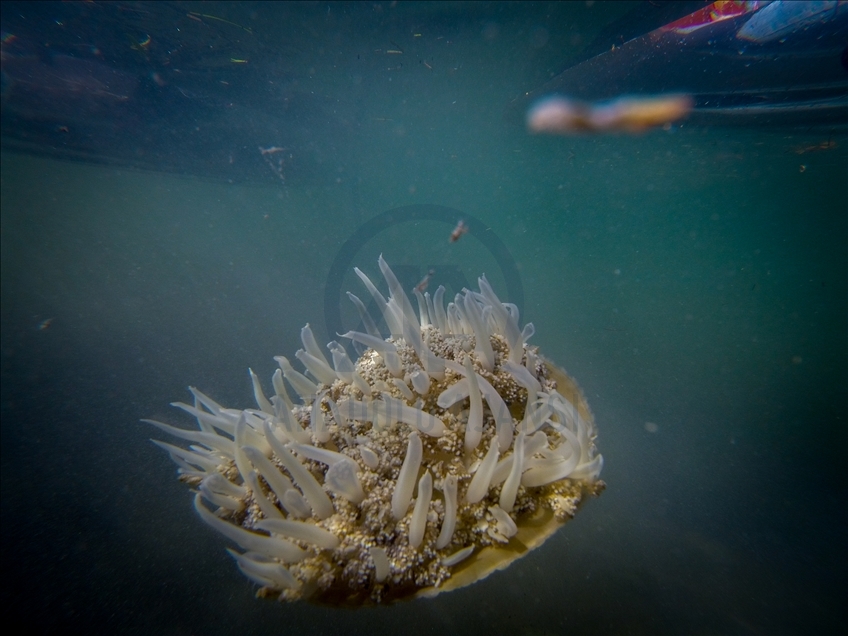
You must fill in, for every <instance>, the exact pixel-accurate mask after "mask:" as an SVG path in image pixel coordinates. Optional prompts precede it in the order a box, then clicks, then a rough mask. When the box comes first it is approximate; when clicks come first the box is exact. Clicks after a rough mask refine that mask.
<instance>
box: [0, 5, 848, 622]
mask: <svg viewBox="0 0 848 636" xmlns="http://www.w3.org/2000/svg"><path fill="white" fill-rule="evenodd" d="M580 8H581V11H579V12H575V16H574V21H573V24H574V33H576V34H581V38H582V40H586V39H590V38H591V36H592V33H593V29H597V28H598V24H600V23H602V22H603V21H604V20H606V19H609V18H610V17H611V16H612V15H613V14H614V12H615V11H617V10H618V9H615V8H614V7H613V8H606V9H604V10H606V11H609V12H611V13H610V14H609V15H605V16H604V19H603V20H601V19H598V18H597V16H596V15H592V14H591V11H592V10H599V8H598V7H593V8H589V9H587V8H586V7H585V6H583V5H580ZM537 9H538V7H537ZM484 13H485V12H484ZM543 14H544V11H541V10H536V11H533V12H530V13H528V14H527V16H523V15H522V14H520V13H519V14H510V15H508V16H499V15H498V14H497V12H495V13H494V14H492V15H472V16H471V17H470V18H468V20H466V21H463V22H461V23H457V25H454V26H445V25H446V24H447V25H451V24H452V23H451V22H450V21H448V22H446V23H443V22H439V21H434V22H433V23H432V24H429V25H428V24H424V25H423V26H421V27H420V28H421V29H422V31H423V33H424V34H425V38H427V39H428V41H427V47H429V48H422V51H421V52H422V55H425V54H426V56H425V57H422V59H427V60H428V63H429V64H430V65H431V66H433V69H434V70H433V71H430V70H428V69H426V68H425V67H423V66H422V65H420V64H412V65H410V66H409V67H408V68H406V67H405V70H403V71H388V70H382V69H383V66H384V65H385V62H384V60H382V59H381V60H376V61H375V60H373V59H372V60H370V61H369V62H368V63H367V65H366V64H365V62H363V63H362V64H360V65H359V66H357V63H356V62H355V61H354V56H355V55H356V54H357V52H359V53H360V54H362V52H363V51H370V50H372V49H373V48H375V44H374V43H375V42H382V41H383V40H385V39H386V37H384V35H385V34H382V33H380V32H379V28H378V27H377V26H373V25H372V28H371V29H364V30H357V29H355V28H353V26H350V25H348V27H349V31H346V30H345V29H340V31H339V32H338V34H337V37H336V38H335V39H334V38H331V37H329V36H328V37H326V38H325V39H323V40H322V42H323V45H322V48H321V52H320V53H318V52H313V54H312V57H310V55H307V54H306V53H305V52H302V53H301V55H302V61H306V60H307V58H309V59H310V60H311V62H312V63H313V65H314V67H315V68H312V72H311V73H309V74H308V75H309V76H310V77H311V78H312V81H314V88H315V89H316V90H319V89H320V90H325V91H335V92H336V94H338V95H340V96H341V99H342V101H343V105H344V106H345V107H351V108H352V105H355V106H356V108H355V110H356V122H357V124H356V132H355V136H354V139H355V144H353V145H351V146H349V147H346V148H344V153H345V155H346V157H347V159H348V161H347V162H346V163H345V164H344V169H343V170H339V171H336V172H335V173H334V172H333V170H334V169H330V170H329V173H328V174H330V176H328V175H327V174H324V175H321V176H320V177H316V178H314V179H310V180H304V181H302V182H296V181H294V182H290V183H289V182H287V183H282V182H279V183H277V182H274V181H266V182H264V183H259V180H257V183H256V184H253V185H244V184H242V185H234V184H229V183H224V182H220V181H213V180H204V179H200V178H195V177H188V176H183V177H181V176H175V175H167V174H161V173H146V172H136V171H132V170H128V169H119V168H114V167H102V166H87V165H81V164H74V163H63V162H58V161H52V160H47V159H39V158H32V157H27V156H22V155H16V154H10V153H4V154H3V156H2V164H0V168H2V182H1V183H0V187H1V188H2V189H1V190H0V195H2V198H0V204H2V228H0V230H2V235H0V241H2V380H3V382H2V384H3V387H2V409H3V411H2V414H3V415H2V433H3V436H2V439H3V451H2V453H3V454H2V484H3V486H2V508H3V510H2V512H3V515H2V518H3V521H2V524H3V536H4V539H6V540H5V541H4V547H3V561H4V563H5V564H6V565H5V566H4V571H5V577H4V578H7V579H9V580H7V581H6V582H5V583H4V606H6V607H7V609H8V610H9V611H14V612H16V613H18V614H19V615H21V616H24V617H26V620H28V621H30V622H31V623H32V624H33V625H34V626H35V627H36V628H37V629H38V630H39V631H41V630H48V629H52V630H53V631H59V632H63V631H67V630H70V629H72V628H73V627H75V626H80V627H84V628H87V629H95V630H104V631H109V632H113V631H114V632H118V631H130V632H134V631H139V632H145V633H149V632H156V633H189V632H190V633H202V634H206V633H233V632H235V631H236V630H238V631H240V632H244V633H272V632H273V633H336V632H339V633H341V632H344V633H397V632H398V631H400V630H404V631H405V632H408V633H421V634H425V633H445V632H449V633H459V632H466V633H472V632H474V633H484V632H485V633H516V634H558V633H574V634H581V633H611V632H615V633H621V632H627V633H645V634H657V633H671V634H678V633H740V634H747V633H756V634H764V633H768V634H772V633H799V632H801V631H804V632H815V633H821V634H824V633H832V632H835V631H838V625H839V624H841V623H842V622H844V608H843V601H844V598H845V591H846V585H845V574H844V572H845V565H846V558H845V557H846V554H845V545H844V537H843V536H842V528H843V527H844V523H845V520H846V519H845V512H844V509H845V508H844V503H845V476H844V469H843V467H842V465H841V461H842V459H843V457H844V454H845V450H846V434H845V425H846V418H848V391H846V387H848V250H846V246H847V245H848V186H846V184H848V179H846V175H847V174H848V170H846V168H848V140H845V138H844V137H839V136H836V137H834V138H833V139H834V140H836V141H837V145H836V147H833V148H829V149H827V150H811V151H808V152H803V153H802V154H798V152H797V151H798V149H803V148H805V147H808V146H812V145H815V144H819V143H821V142H823V141H827V140H828V134H827V133H821V132H812V131H809V132H797V131H791V132H787V131H775V130H771V131H760V130H721V129H704V128H695V127H690V126H686V125H684V126H682V127H679V128H674V129H673V130H672V131H669V132H665V131H659V132H653V133H650V134H646V135H644V136H640V137H615V136H613V137H598V138H596V137H584V138H537V137H531V136H528V135H526V134H525V132H524V130H523V129H521V128H520V127H518V126H514V125H512V124H509V123H506V122H505V121H504V117H503V111H504V106H505V104H506V103H507V102H508V101H509V99H511V98H512V97H513V96H514V94H515V91H516V89H519V90H520V89H522V88H528V87H533V86H535V85H536V84H538V83H540V82H541V81H544V79H545V77H544V76H545V74H546V70H545V69H547V66H546V59H545V55H548V56H551V57H552V54H551V53H549V52H548V53H545V49H544V47H543V50H541V51H540V50H539V49H537V48H534V46H535V45H533V42H536V41H537V40H538V37H539V36H538V33H536V35H535V36H534V33H535V32H534V30H533V27H534V26H536V25H538V24H544V16H543ZM560 17H561V16H560ZM593 20H594V22H593ZM493 24H494V25H496V26H497V29H495V32H496V33H495V35H494V36H492V35H491V33H492V30H491V28H490V27H491V25H493ZM487 25H488V26H487ZM407 26H409V25H404V29H405V30H404V29H400V27H398V30H399V31H401V32H402V34H406V35H404V37H407V36H408V32H409V31H410V30H413V31H414V30H415V28H418V27H415V28H413V27H414V25H413V26H410V28H406V27H407ZM316 28H317V27H316ZM428 29H429V30H428ZM440 29H442V30H443V31H444V33H445V34H446V35H445V37H444V39H448V40H450V41H451V43H450V45H448V44H445V43H443V40H437V39H436V34H437V33H440V32H441V31H440ZM487 29H488V30H487ZM572 35H573V34H572ZM395 37H400V36H396V35H395V34H392V38H390V39H394V38H395ZM534 37H536V38H537V39H536V40H534V39H533V38H534ZM556 37H557V38H559V40H557V41H561V42H563V46H571V45H569V44H568V42H572V41H574V42H577V44H574V45H573V46H574V47H577V46H578V44H579V41H577V40H575V39H574V37H571V36H569V37H571V39H569V38H566V37H565V35H562V36H561V37H560V36H559V35H556ZM582 40H581V41H582ZM422 46H423V45H422ZM340 86H341V89H339V87H340ZM316 135H320V132H316ZM177 151H178V150H175V152H177ZM412 204H437V205H443V206H449V207H451V208H454V209H456V210H458V211H459V212H460V213H461V214H465V215H468V216H469V217H473V218H474V219H477V220H479V221H480V222H482V224H483V225H484V226H485V228H486V230H485V231H487V232H491V233H493V234H494V235H496V236H497V237H498V238H500V240H501V241H503V243H504V244H505V245H506V246H507V248H508V250H509V253H510V255H511V257H512V259H514V263H515V265H516V266H517V268H518V272H519V274H520V280H521V283H522V285H523V293H524V304H523V312H524V313H523V321H532V322H533V323H534V324H535V327H536V335H535V336H534V338H533V340H532V343H533V344H535V345H537V346H538V347H539V348H540V351H542V352H543V353H544V354H545V355H546V356H548V357H549V358H551V359H552V360H554V361H556V362H557V363H559V364H560V365H561V366H563V367H565V368H566V369H567V370H568V371H569V373H571V374H572V375H573V376H574V377H575V378H576V379H577V380H578V382H579V383H580V384H581V386H582V387H583V388H584V390H585V391H586V394H587V397H588V400H589V402H590V404H591V406H592V408H593V410H594V413H595V417H596V420H597V423H598V426H599V430H600V436H599V441H598V445H599V448H600V450H601V452H602V453H603V454H604V456H605V459H606V467H605V469H604V472H603V474H602V478H603V479H604V480H605V481H606V482H607V484H608V488H607V491H606V492H605V493H604V494H603V495H602V496H601V497H600V498H599V499H598V500H593V501H591V502H589V504H588V505H587V506H586V507H585V508H584V509H583V510H582V511H581V512H580V514H579V515H578V516H577V518H576V519H575V521H573V522H572V523H570V524H568V525H567V526H566V527H565V528H564V529H563V530H562V531H560V532H559V533H558V534H557V535H556V536H555V537H554V538H553V539H551V540H550V541H549V542H548V543H546V544H545V545H544V546H543V547H542V548H540V549H539V550H537V551H536V552H534V553H532V554H530V555H528V556H527V557H526V558H524V559H522V560H521V561H519V562H518V563H516V564H515V565H514V566H512V567H511V568H510V569H508V570H507V571H505V572H501V573H498V574H495V575H493V576H491V577H490V578H488V579H487V580H485V581H483V582H481V583H478V584H476V585H474V586H472V587H469V588H466V589H463V590H461V591H458V592H454V593H451V594H448V595H444V596H442V597H439V598H437V599H435V600H432V601H426V602H414V603H408V604H402V605H396V606H392V607H390V608H378V609H368V610H362V611H357V612H350V611H341V612H340V611H338V610H333V609H332V608H322V607H314V606H311V605H308V604H303V603H301V604H298V605H294V606H281V605H279V606H278V605H276V604H274V603H272V602H263V601H258V600H255V599H253V597H252V595H253V592H254V590H253V588H252V586H251V584H250V583H249V582H248V581H247V580H246V579H244V578H243V577H241V575H240V574H239V573H238V572H237V570H236V568H235V567H234V564H233V563H232V562H231V560H230V559H229V557H227V555H226V553H225V552H224V544H225V542H224V540H223V539H222V538H221V537H219V536H217V535H215V534H214V533H213V532H212V531H210V530H209V529H208V528H206V527H205V526H203V525H202V523H201V522H200V521H199V520H198V519H197V517H196V515H195V514H194V513H193V511H192V510H191V509H190V502H189V495H188V494H187V493H186V489H185V488H184V487H183V486H182V485H181V484H179V483H178V482H177V481H176V479H175V478H174V467H173V465H172V464H171V463H170V462H169V460H168V458H167V457H166V456H164V454H163V453H161V452H160V451H159V450H158V449H156V448H155V447H153V445H152V444H150V443H149V442H148V441H147V439H148V438H149V437H150V436H151V435H153V431H152V430H150V429H149V428H148V427H146V426H144V425H142V424H140V423H139V422H138V420H139V419H140V418H142V417H153V418H158V419H165V418H167V419H169V421H176V418H175V416H174V414H172V413H170V412H169V407H168V404H169V402H172V401H177V400H185V399H186V398H187V396H188V393H187V391H186V387H187V386H188V385H192V386H197V387H199V388H200V389H201V390H203V391H205V392H208V393H209V394H211V395H212V396H214V397H215V398H216V399H217V400H219V401H220V402H222V403H224V404H227V405H229V406H233V407H236V406H245V407H246V406H248V405H250V404H252V390H251V386H250V382H249V379H248V375H247V368H248V367H251V368H252V369H253V370H254V371H256V372H257V373H259V374H260V376H261V377H262V378H264V379H266V380H268V381H269V380H270V376H271V374H272V373H273V370H274V369H275V368H276V365H275V363H274V361H273V356H274V355H287V356H289V357H291V355H292V354H293V353H294V351H295V350H296V349H297V348H299V347H300V342H299V330H300V328H301V327H302V326H303V325H304V324H305V323H307V322H309V323H310V324H311V325H312V327H313V329H315V331H316V333H317V334H319V336H318V337H319V340H322V341H326V340H329V339H332V338H334V337H335V336H334V335H333V334H329V333H327V330H326V325H325V323H324V315H325V305H324V302H325V298H324V290H325V288H326V286H327V284H328V280H327V277H328V273H329V271H330V267H331V264H332V262H333V259H334V258H335V257H336V256H337V254H338V253H339V250H340V249H341V247H342V246H343V245H344V244H345V242H346V241H347V240H348V239H349V237H351V236H352V235H353V234H354V233H355V232H356V231H357V228H359V227H360V226H361V225H362V224H363V223H365V222H366V221H368V219H370V218H373V217H375V216H376V215H378V214H380V213H382V212H385V211H387V210H390V209H392V208H396V207H400V206H408V205H412ZM450 230H451V228H450V227H449V226H448V225H445V224H444V223H440V222H435V221H419V222H409V221H406V220H404V219H403V218H402V217H401V218H399V219H398V220H397V221H396V222H395V224H394V225H392V226H390V227H386V228H385V229H384V230H383V231H382V232H380V233H378V234H377V235H375V236H374V237H373V238H372V239H371V240H370V241H368V242H367V244H366V245H363V246H362V247H361V249H360V250H359V251H358V252H357V254H356V255H355V256H356V259H355V261H354V262H355V264H357V265H359V266H360V267H362V268H363V269H365V270H366V271H368V272H370V273H372V274H373V273H376V271H377V269H376V256H377V254H379V253H382V254H383V255H384V256H385V258H386V259H387V261H388V262H389V263H390V264H391V265H392V266H393V267H406V268H408V269H409V271H420V272H422V274H423V272H426V270H427V268H428V267H429V266H431V264H433V263H438V264H440V267H445V268H451V267H452V268H455V270H457V271H460V272H462V273H463V274H464V275H465V277H466V279H467V280H468V281H474V280H475V277H476V276H478V275H479V274H480V273H483V272H485V273H486V274H487V275H488V276H489V277H490V279H491V280H492V281H493V283H494V284H495V286H496V289H497V290H498V292H499V293H503V291H504V288H503V285H504V279H503V277H502V274H501V270H500V266H501V265H502V263H499V262H498V260H497V259H495V258H494V257H493V256H492V255H491V254H490V253H489V252H488V251H487V250H486V249H485V247H484V246H483V244H482V243H481V242H480V240H479V238H477V237H475V236H474V235H468V236H465V237H463V238H462V239H460V240H459V241H457V242H456V243H453V244H451V243H449V242H448V235H449V234H450ZM435 276H436V277H435V278H434V280H433V283H434V284H438V283H439V280H438V270H437V273H436V275H435ZM375 278H376V277H375ZM330 282H333V281H330ZM343 289H350V290H352V291H355V292H356V293H358V294H360V295H361V296H362V289H361V287H360V286H358V284H357V283H356V280H355V277H353V276H352V275H350V274H348V275H347V276H346V277H345V280H344V282H343ZM504 295H506V294H504ZM343 315H344V316H345V317H346V319H349V317H350V315H352V314H350V313H349V310H348V309H347V308H346V307H345V308H344V310H343ZM46 319H52V320H51V322H50V323H49V326H48V327H47V328H44V329H40V328H39V326H41V325H42V324H43V321H45V320H46ZM269 384H270V382H269ZM10 568H12V569H10ZM95 626H97V627H95Z"/></svg>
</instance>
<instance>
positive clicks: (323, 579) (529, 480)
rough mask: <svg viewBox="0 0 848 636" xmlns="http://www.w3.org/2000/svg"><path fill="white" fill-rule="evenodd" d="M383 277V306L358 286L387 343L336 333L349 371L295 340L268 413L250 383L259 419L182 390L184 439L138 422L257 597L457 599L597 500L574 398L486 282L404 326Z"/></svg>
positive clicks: (344, 601)
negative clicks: (353, 345) (454, 594)
mask: <svg viewBox="0 0 848 636" xmlns="http://www.w3.org/2000/svg"><path fill="white" fill-rule="evenodd" d="M379 264H380V269H381V271H382V273H383V276H384V278H385V279H386V282H387V283H388V286H389V297H388V300H386V298H385V296H383V295H382V294H381V293H380V292H379V291H378V290H377V288H376V287H375V286H374V285H373V284H372V283H371V281H370V280H368V278H367V277H366V276H365V275H364V274H362V273H361V272H357V273H358V274H359V275H360V278H362V279H363V282H365V284H366V287H368V289H369V291H370V292H371V294H372V296H373V298H374V301H375V302H376V304H377V306H378V308H379V310H380V311H381V312H382V314H383V318H384V319H385V322H386V324H387V325H389V326H390V328H391V329H392V332H393V333H394V334H395V335H393V336H390V337H389V338H386V339H382V338H380V337H377V336H376V335H375V334H364V333H357V332H348V333H347V334H344V338H346V339H348V340H351V341H355V342H359V343H360V344H364V345H366V346H368V349H367V350H365V351H364V353H363V354H362V355H361V356H360V357H359V359H358V360H357V361H356V362H355V363H354V362H353V361H351V359H350V358H349V357H348V356H347V354H346V352H345V349H344V347H342V346H341V345H340V344H339V343H338V342H335V341H334V342H331V343H330V344H329V345H328V352H330V353H331V354H332V355H331V356H330V357H329V359H328V357H327V356H325V354H324V352H323V351H322V350H321V348H320V347H319V346H318V345H317V343H316V340H315V338H314V335H313V334H312V331H311V329H310V328H309V326H308V325H307V326H306V327H304V329H303V330H302V331H301V339H302V341H303V345H304V348H303V349H302V350H300V351H298V352H297V355H296V357H297V359H298V361H300V362H301V363H302V364H303V366H305V367H306V369H305V373H301V372H300V371H297V370H295V369H294V368H293V367H292V365H291V364H290V363H289V361H288V359H286V358H284V357H279V358H277V359H278V361H279V363H280V370H278V371H277V372H276V373H275V374H274V377H273V382H272V385H273V389H274V395H273V396H272V397H271V398H270V399H269V398H268V397H267V396H266V395H265V393H264V390H263V388H262V385H261V382H260V381H259V379H258V378H257V377H256V376H255V375H254V374H253V373H252V372H250V375H251V381H252V383H253V389H254V394H255V397H256V402H257V406H258V408H248V409H242V410H238V409H229V408H225V407H223V406H221V405H220V404H218V403H217V402H215V401H214V400H213V399H211V398H210V397H208V396H206V395H204V394H203V393H201V392H200V391H198V390H196V389H192V393H193V396H194V403H193V405H192V404H183V403H177V404H175V406H177V407H179V408H180V409H182V410H183V411H185V412H187V413H188V414H189V415H192V416H193V417H194V418H195V419H196V420H197V425H198V428H197V430H188V429H184V428H178V427H174V426H171V425H168V424H164V423H161V422H155V421H151V420H148V422H150V423H152V424H154V425H155V426H157V427H158V428H160V429H161V430H163V431H165V432H167V433H169V434H171V435H173V436H175V437H178V438H180V439H182V440H183V441H185V442H188V443H189V447H188V448H184V447H180V446H176V445H173V444H169V443H165V442H159V441H157V442H156V444H157V445H158V446H160V447H161V448H163V449H164V450H165V451H166V452H168V453H169V455H170V456H171V458H172V459H173V460H174V462H175V463H176V464H177V465H178V467H179V468H178V473H179V475H180V479H181V480H182V481H184V482H186V483H188V484H190V485H192V486H195V487H196V488H197V493H196V494H195V497H194V507H195V509H196V511H197V513H198V514H199V516H200V517H201V519H202V520H203V521H204V522H205V523H207V524H208V525H210V526H211V527H213V528H214V529H216V530H217V531H218V532H219V533H221V534H223V535H224V536H225V537H226V538H227V539H228V540H229V541H230V542H232V543H234V544H235V545H236V546H237V547H238V548H240V550H238V551H237V550H233V549H228V552H229V553H230V555H231V556H232V557H233V559H234V560H235V561H236V565H237V567H238V568H239V569H240V570H241V571H242V573H243V574H244V575H245V576H246V577H247V578H249V579H250V580H251V581H253V582H254V583H256V584H257V585H259V586H260V589H259V591H258V593H257V595H258V596H262V597H276V598H279V599H280V600H284V601H295V600H299V599H307V600H309V601H313V602H319V603H325V604H331V605H341V606H359V605H365V604H372V603H387V602H393V601H397V600H402V599H408V598H414V597H430V596H434V595H436V594H439V593H441V592H445V591H449V590H453V589H457V588H460V587H463V586H465V585H469V584H471V583H474V582H475V581H478V580H480V579H482V578H484V577H486V576H488V575H489V574H491V573H492V572H494V571H497V570H502V569H504V568H506V567H507V566H509V564H510V563H512V562H513V561H515V560H516V559H518V558H520V557H522V556H523V555H525V554H526V553H527V552H528V551H529V550H532V549H533V548H536V547H538V546H539V545H541V544H542V543H543V542H544V541H545V540H546V539H547V538H549V537H550V536H551V535H552V534H553V533H554V532H556V531H557V529H559V528H560V527H561V526H562V525H563V524H564V523H566V522H567V521H568V520H569V519H571V518H572V517H573V516H574V515H575V513H576V512H577V510H578V509H579V507H580V506H581V505H582V504H583V503H584V502H585V500H586V499H587V498H588V496H589V495H598V494H600V492H601V491H602V490H603V488H604V483H603V482H602V481H601V480H600V479H599V476H600V472H601V469H602V467H603V458H602V456H601V455H600V454H599V453H598V452H597V449H596V447H595V438H596V429H595V424H594V419H593V417H592V413H591V411H590V410H589V406H588V403H587V402H586V399H585V397H584V395H583V393H582V392H581V391H580V389H579V387H578V386H577V384H576V382H575V381H574V380H573V379H572V378H571V377H570V376H568V374H566V373H565V372H564V371H562V370H561V369H559V368H558V367H556V366H555V365H554V364H552V363H551V362H549V361H547V360H546V359H544V358H543V357H542V356H541V355H539V353H538V351H537V349H536V348H535V347H533V346H530V345H528V344H527V342H526V340H527V339H528V338H529V336H530V335H532V333H533V328H532V325H526V326H525V327H524V329H519V326H518V312H517V310H516V309H515V307H514V306H511V305H507V304H503V303H501V302H500V301H499V300H498V298H497V296H496V295H495V293H494V291H493V290H492V288H491V286H490V285H489V283H488V282H487V281H486V279H485V277H483V278H480V279H479V287H480V288H479V292H473V291H469V290H465V291H464V293H463V294H459V295H457V296H456V297H455V299H454V301H453V302H450V303H448V305H447V307H445V306H443V305H442V301H441V299H442V297H443V293H444V292H443V291H442V292H437V293H436V294H435V296H434V297H435V298H438V299H439V300H438V302H434V299H433V298H430V296H429V294H424V296H423V302H420V301H421V300H422V299H419V303H418V308H419V312H418V314H416V313H415V312H414V310H413V309H412V304H411V303H410V302H409V299H408V298H407V296H406V294H405V293H404V291H403V289H402V288H401V286H400V284H399V283H398V281H397V279H396V277H395V276H394V274H393V273H392V271H391V269H390V268H389V266H388V265H387V264H386V263H385V261H383V259H382V257H381V259H380V261H379ZM360 304H361V303H360ZM358 306H359V305H358ZM363 309H364V306H363ZM363 322H364V323H365V324H369V322H368V321H363ZM370 324H373V321H372V322H371V323H370ZM331 361H332V362H331ZM287 384H288V386H290V387H291V389H293V391H294V393H295V394H296V396H297V398H299V401H300V402H301V403H300V404H298V403H297V402H298V400H297V399H294V400H293V399H292V397H291V396H290V394H289V389H287V388H286V385H287Z"/></svg>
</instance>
